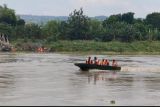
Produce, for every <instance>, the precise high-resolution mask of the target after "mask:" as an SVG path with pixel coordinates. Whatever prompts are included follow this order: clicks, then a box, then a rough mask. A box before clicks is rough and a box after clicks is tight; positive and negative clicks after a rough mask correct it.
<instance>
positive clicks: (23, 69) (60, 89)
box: [0, 53, 160, 106]
mask: <svg viewBox="0 0 160 107" xmlns="http://www.w3.org/2000/svg"><path fill="white" fill-rule="evenodd" d="M93 56H95V55H92V57H93ZM97 57H98V58H100V59H103V58H106V57H107V58H108V59H109V60H112V59H113V58H114V59H117V61H118V63H119V65H120V66H122V70H121V71H120V72H113V71H99V70H91V71H89V72H81V71H80V70H79V68H78V67H77V66H74V63H77V62H83V61H84V60H85V58H87V56H84V55H79V56H78V55H67V54H66V55H64V54H53V53H48V54H34V53H28V54H23V53H5V54H4V53H0V105H48V106H49V105H61V106H63V105H69V106H72V105H82V106H85V105H93V106H94V105H95V106H96V105H97V106H98V105H102V106H105V105H111V106H113V105H114V106H119V105H130V106H132V105H153V106H155V105H160V102H159V99H160V92H159V90H160V56H107V55H97Z"/></svg>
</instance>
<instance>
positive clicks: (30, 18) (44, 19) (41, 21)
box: [19, 15, 107, 24]
mask: <svg viewBox="0 0 160 107" xmlns="http://www.w3.org/2000/svg"><path fill="white" fill-rule="evenodd" d="M19 16H20V18H22V19H24V20H25V21H26V23H30V22H33V23H37V24H45V23H47V22H48V21H50V20H59V21H65V20H67V19H68V16H37V15H19ZM90 18H92V19H97V20H100V21H103V20H105V19H106V18H107V16H95V17H90Z"/></svg>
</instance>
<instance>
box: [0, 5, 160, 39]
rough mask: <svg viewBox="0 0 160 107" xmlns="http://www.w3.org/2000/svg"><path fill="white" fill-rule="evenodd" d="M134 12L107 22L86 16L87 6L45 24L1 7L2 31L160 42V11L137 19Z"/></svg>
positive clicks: (35, 35)
mask: <svg viewBox="0 0 160 107" xmlns="http://www.w3.org/2000/svg"><path fill="white" fill-rule="evenodd" d="M134 14H135V13H133V12H127V13H123V14H114V15H111V16H109V17H107V18H106V19H105V20H104V21H99V20H96V19H91V18H89V17H88V16H86V15H84V13H83V9H82V8H81V9H80V10H74V11H73V12H72V13H71V14H70V15H69V18H68V20H66V21H56V20H52V21H49V22H48V23H47V24H45V25H38V24H35V23H26V22H25V21H24V20H23V19H21V18H20V17H18V16H16V14H15V11H14V10H13V9H10V8H8V7H7V6H6V5H3V6H0V32H1V33H4V34H6V35H8V36H9V39H10V40H17V39H31V40H46V41H47V42H52V41H57V40H95V41H102V42H108V41H121V42H132V41H145V40H149V41H159V40H160V13H158V12H153V13H151V14H148V15H147V16H146V18H143V19H142V18H135V17H134Z"/></svg>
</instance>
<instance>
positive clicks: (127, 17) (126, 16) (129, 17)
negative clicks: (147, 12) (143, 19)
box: [122, 12, 134, 24]
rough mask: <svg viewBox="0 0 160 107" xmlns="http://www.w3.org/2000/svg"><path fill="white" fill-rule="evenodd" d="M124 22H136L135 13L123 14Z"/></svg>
mask: <svg viewBox="0 0 160 107" xmlns="http://www.w3.org/2000/svg"><path fill="white" fill-rule="evenodd" d="M122 21H124V22H127V23H129V24H132V23H133V22H134V13H132V12H128V13H124V14H122Z"/></svg>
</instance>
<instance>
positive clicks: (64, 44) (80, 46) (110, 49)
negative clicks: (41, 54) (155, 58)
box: [13, 40, 160, 55]
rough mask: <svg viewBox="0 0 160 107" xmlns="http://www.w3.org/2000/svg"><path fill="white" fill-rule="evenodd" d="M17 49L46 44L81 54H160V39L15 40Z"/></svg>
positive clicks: (63, 51)
mask: <svg viewBox="0 0 160 107" xmlns="http://www.w3.org/2000/svg"><path fill="white" fill-rule="evenodd" d="M13 46H14V47H15V48H16V51H32V52H34V51H36V49H37V48H38V47H39V46H44V47H46V48H47V49H48V50H47V52H59V53H75V54H78V53H81V54H83V53H84V54H111V55H112V54H113V55H114V54H119V55H123V54H124V55H137V54H138V55H143V54H144V55H160V42H159V41H135V42H132V43H122V42H118V41H112V42H96V41H82V40H81V41H56V42H51V43H46V42H43V41H36V42H31V41H27V42H23V41H18V42H17V41H14V42H13Z"/></svg>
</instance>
